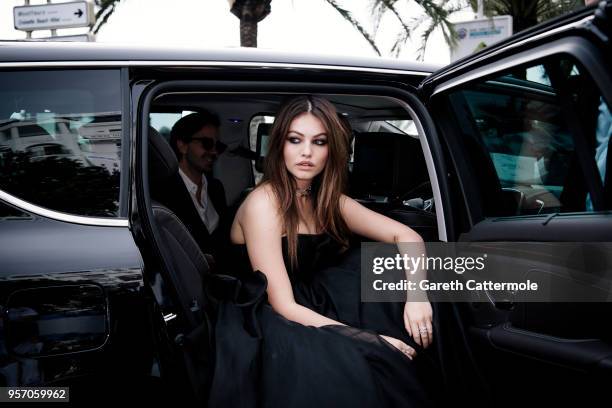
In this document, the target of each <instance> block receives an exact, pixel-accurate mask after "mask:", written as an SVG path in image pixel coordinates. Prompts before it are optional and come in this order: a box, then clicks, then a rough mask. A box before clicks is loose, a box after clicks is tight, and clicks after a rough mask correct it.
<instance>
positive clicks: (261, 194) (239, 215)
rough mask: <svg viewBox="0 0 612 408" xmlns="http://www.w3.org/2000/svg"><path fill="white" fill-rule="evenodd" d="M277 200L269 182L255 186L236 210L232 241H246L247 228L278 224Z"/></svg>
mask: <svg viewBox="0 0 612 408" xmlns="http://www.w3.org/2000/svg"><path fill="white" fill-rule="evenodd" d="M277 215H278V205H277V200H276V197H275V195H274V192H273V190H272V187H271V186H270V185H269V184H263V185H260V186H258V187H257V188H255V189H254V190H253V191H251V192H250V193H249V195H248V196H247V197H246V198H245V199H244V201H243V203H242V204H241V205H240V208H238V211H237V212H236V217H235V219H234V222H233V224H232V228H231V232H230V236H231V239H232V242H236V243H244V241H245V238H244V236H245V233H244V232H245V229H252V228H254V229H259V227H258V226H262V225H267V226H271V225H276V224H277V223H278V222H279V219H278V216H277Z"/></svg>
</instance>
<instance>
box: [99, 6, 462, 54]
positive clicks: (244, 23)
mask: <svg viewBox="0 0 612 408" xmlns="http://www.w3.org/2000/svg"><path fill="white" fill-rule="evenodd" d="M120 1H121V0H95V4H96V5H97V6H98V8H99V9H98V12H97V13H96V24H95V25H94V26H93V27H92V28H91V31H92V32H93V33H94V34H95V33H97V32H98V31H99V30H100V28H101V27H102V26H103V25H104V24H106V22H107V21H108V19H109V18H110V16H111V15H112V14H113V13H114V11H115V8H116V5H117V4H118V3H119V2H120ZM228 1H229V5H230V11H231V12H232V14H234V15H235V16H236V17H238V18H239V19H240V45H241V46H242V47H257V24H258V23H259V22H260V21H262V20H263V19H264V18H266V17H267V16H268V14H270V11H271V3H272V0H228ZM325 1H326V2H327V3H328V4H329V5H330V6H332V7H333V8H334V9H335V10H336V11H337V12H338V13H339V14H340V15H341V16H342V17H343V18H344V19H345V20H347V21H348V22H349V23H351V24H352V25H353V27H355V29H356V30H357V31H359V33H360V34H361V35H362V36H363V37H364V38H365V39H366V41H368V43H369V44H370V46H371V47H372V49H373V50H374V52H376V54H377V55H382V52H381V50H380V48H379V47H378V45H377V44H376V40H375V33H376V31H377V29H378V26H379V24H380V21H381V19H382V18H383V16H384V15H385V14H386V13H387V12H388V13H391V14H393V16H394V17H395V19H396V20H397V21H398V22H399V23H400V26H401V30H400V33H399V34H398V36H397V38H396V41H395V43H394V44H393V46H392V47H391V50H390V51H389V54H390V55H394V56H398V55H399V53H400V51H401V47H402V45H403V44H404V43H405V42H406V41H407V40H408V39H409V38H410V35H411V33H412V28H411V27H414V26H420V25H421V24H423V23H427V27H426V29H425V30H424V32H423V34H422V35H421V41H422V43H421V48H420V49H419V58H422V57H423V54H424V51H425V46H426V44H427V40H428V39H429V36H430V35H431V33H432V32H433V31H434V30H435V29H436V28H438V27H440V28H441V29H442V33H443V35H444V38H445V39H446V41H447V43H448V44H450V45H453V44H454V43H455V42H456V40H455V38H456V34H455V30H454V29H453V25H452V24H451V23H450V22H449V21H448V17H449V15H450V14H451V13H453V12H454V11H457V10H460V9H462V8H464V7H465V5H464V4H461V5H457V4H458V3H459V1H458V0H401V3H405V4H406V3H410V2H413V3H416V4H418V5H419V6H421V8H422V9H423V11H424V17H421V18H418V19H414V20H413V21H411V22H410V23H409V22H408V21H407V20H406V18H405V17H404V16H402V15H401V13H400V12H399V11H398V3H400V1H399V0H371V1H372V4H371V9H372V14H373V15H374V26H375V29H374V34H372V33H370V32H368V30H367V29H366V28H365V27H364V25H363V24H362V23H361V22H359V21H358V20H357V19H356V18H355V17H354V15H353V14H352V13H351V12H350V11H349V10H347V9H346V8H344V7H342V6H341V5H340V4H339V3H338V1H337V0H325ZM460 3H463V1H460Z"/></svg>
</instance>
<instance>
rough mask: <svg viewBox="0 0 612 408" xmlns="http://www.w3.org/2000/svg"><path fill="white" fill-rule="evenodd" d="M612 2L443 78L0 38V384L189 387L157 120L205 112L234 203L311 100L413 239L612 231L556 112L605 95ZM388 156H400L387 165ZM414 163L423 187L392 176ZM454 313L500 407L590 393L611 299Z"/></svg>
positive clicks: (566, 236)
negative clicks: (160, 195) (167, 245)
mask: <svg viewBox="0 0 612 408" xmlns="http://www.w3.org/2000/svg"><path fill="white" fill-rule="evenodd" d="M610 8H611V6H610V5H609V4H603V5H602V6H601V8H600V9H599V10H600V11H599V13H600V15H599V16H595V9H594V8H590V9H585V10H583V11H580V12H577V13H575V14H572V15H570V16H567V17H564V18H562V19H558V20H555V21H552V22H549V23H547V24H544V25H542V26H538V27H536V28H534V29H532V30H529V31H527V32H524V33H519V34H518V35H516V36H514V37H512V38H510V39H508V40H506V41H504V42H502V43H499V44H497V45H494V46H492V47H490V48H488V49H486V50H483V51H481V52H479V53H478V54H476V55H474V56H470V57H467V58H465V59H463V60H461V61H458V62H456V63H454V64H452V65H450V66H448V67H444V68H441V69H439V68H438V67H435V66H430V65H427V64H420V63H407V62H402V61H397V60H384V59H367V58H348V57H347V58H338V57H323V56H308V55H298V54H288V53H274V52H268V51H259V50H243V49H241V50H218V51H206V50H187V49H161V48H139V47H118V46H109V45H103V44H62V43H38V42H2V43H0V81H2V83H3V89H0V93H2V95H3V98H0V99H3V100H5V101H11V103H13V101H15V100H19V101H20V102H19V103H21V104H23V107H21V106H14V105H15V104H13V105H10V106H9V103H8V102H7V103H6V104H4V105H3V104H2V103H0V107H1V108H2V111H1V112H0V115H1V116H2V118H3V119H2V120H3V121H5V122H4V123H3V124H2V126H0V135H5V134H6V135H8V134H9V133H11V132H12V133H11V135H12V136H10V137H9V136H2V137H1V138H0V173H2V172H4V174H3V175H0V177H1V178H0V307H1V310H2V316H1V320H0V322H1V324H0V343H1V344H0V385H3V386H70V387H71V391H72V392H73V393H74V398H76V399H79V398H81V399H84V400H87V399H89V398H98V396H97V395H96V394H95V393H104V395H100V396H99V397H100V398H110V399H117V400H118V399H119V398H120V397H119V395H121V393H122V392H128V393H131V394H132V396H133V397H134V398H136V399H139V398H144V397H143V396H144V395H146V396H147V397H148V398H150V400H151V401H155V400H158V399H159V398H173V395H174V392H175V391H177V390H178V391H179V392H181V393H182V395H185V396H189V398H190V399H191V400H192V401H193V400H196V401H197V400H198V399H201V398H202V395H201V391H199V390H197V386H198V384H201V383H200V382H198V381H199V380H201V378H200V377H201V376H203V375H205V374H202V373H200V372H198V370H200V369H201V368H199V367H200V366H197V365H195V366H194V365H193V362H192V361H190V359H194V358H195V357H193V356H194V354H193V352H192V351H190V350H188V347H186V344H189V342H188V341H186V340H185V339H186V338H187V339H188V338H189V335H190V333H192V332H193V330H195V329H196V328H197V327H198V324H197V322H194V321H192V318H191V317H189V316H187V315H188V314H189V312H185V308H184V307H182V306H181V305H182V303H185V302H184V301H185V299H181V294H180V290H178V289H177V284H176V282H174V280H173V276H172V273H169V271H168V270H169V269H172V268H171V267H170V266H168V259H167V256H166V255H164V251H165V249H164V248H162V247H163V245H162V244H160V243H163V240H160V239H159V238H158V232H156V227H155V223H156V221H155V213H154V211H153V210H152V208H153V206H154V204H153V203H152V200H151V196H152V195H154V190H155V188H156V186H155V185H154V184H153V182H152V181H151V180H153V178H152V176H151V174H150V172H151V167H150V166H151V163H150V161H151V156H150V149H151V145H150V140H151V138H152V136H151V135H152V130H151V128H156V130H157V131H158V132H159V133H161V134H162V135H163V134H164V133H166V134H167V131H168V128H169V127H170V126H171V124H172V123H174V122H175V121H176V120H177V119H178V118H179V117H181V116H182V115H183V113H184V112H192V111H198V110H199V109H209V110H214V111H216V112H217V113H219V114H220V116H221V118H222V126H221V140H222V141H223V142H224V143H226V144H227V145H228V146H229V149H228V153H226V154H224V155H223V156H222V157H220V158H219V161H218V162H217V163H216V165H215V166H216V167H215V175H216V176H217V177H218V178H219V179H220V180H221V181H222V182H223V184H224V185H225V190H226V198H227V201H228V203H230V204H235V205H237V204H239V203H240V200H241V198H243V196H244V192H245V191H248V189H249V188H252V187H253V185H254V183H255V181H256V179H257V176H258V174H257V169H256V168H255V167H254V166H253V162H256V161H257V160H253V159H254V157H253V156H252V153H254V152H252V150H253V149H255V150H256V152H255V153H261V152H262V151H263V150H265V149H263V150H262V147H261V146H259V145H260V144H261V140H263V139H262V137H263V136H265V131H266V129H268V128H266V126H265V125H266V124H268V125H269V123H270V122H271V120H272V118H273V117H274V112H275V111H276V109H277V108H278V106H279V104H280V103H281V101H282V99H283V97H285V96H287V95H291V94H299V93H317V94H322V95H325V96H327V97H328V98H329V99H330V100H331V101H332V102H333V103H334V104H336V106H337V107H338V110H339V111H341V112H343V113H344V114H346V117H347V118H348V119H349V121H350V124H351V126H352V127H353V129H354V130H355V132H356V134H357V136H355V141H356V142H355V143H356V144H355V146H354V148H355V149H354V155H353V158H352V161H351V163H349V168H350V169H351V176H352V177H353V178H354V179H357V180H358V181H357V182H354V184H353V187H354V189H353V190H352V195H353V196H354V197H355V198H357V199H359V200H360V201H361V202H362V203H364V204H365V205H367V206H369V207H370V208H372V209H374V210H376V211H381V212H383V213H385V214H387V215H389V216H392V217H394V218H396V219H398V220H400V221H402V222H404V223H405V224H406V225H409V226H411V227H413V228H414V229H416V230H417V231H418V232H420V233H421V234H422V235H423V236H424V237H426V238H427V239H426V240H429V241H443V242H444V241H464V242H479V241H482V242H489V241H496V242H499V241H510V242H512V241H516V242H533V241H546V242H602V241H603V242H605V241H612V214H610V213H609V212H608V211H609V210H611V209H612V208H611V207H612V200H610V198H609V197H610V190H611V189H612V188H611V186H610V185H609V182H608V183H606V182H605V181H601V180H600V179H599V177H598V173H597V163H595V161H594V159H593V158H591V159H592V162H591V159H588V158H586V157H585V156H584V154H582V153H581V152H583V151H585V149H587V148H586V147H584V146H583V145H582V144H581V142H579V141H577V140H578V139H579V137H580V136H581V135H582V136H584V135H585V134H587V133H586V132H587V131H586V130H585V129H582V130H577V131H576V129H577V128H576V123H577V122H579V121H578V119H576V118H574V119H569V120H568V121H567V123H566V122H563V123H561V121H563V118H567V117H568V115H569V116H571V112H568V111H567V109H566V108H567V107H566V106H565V105H564V104H563V103H562V102H560V101H562V100H564V99H563V98H565V97H566V96H564V95H574V96H575V95H577V96H578V97H581V94H580V92H582V90H583V89H586V88H585V85H584V84H587V85H588V87H587V88H589V87H592V91H593V92H595V93H597V92H599V94H597V95H598V98H595V99H593V98H594V97H593V95H586V96H585V100H587V102H588V103H587V102H585V104H584V106H585V107H586V106H587V105H588V104H589V103H590V104H593V103H595V104H599V103H600V101H605V102H607V104H608V106H609V104H610V102H612V85H611V84H612V81H611V80H610V79H611V76H612V61H611V59H610V56H611V55H612V52H610V51H611V50H610V47H611V44H610V40H609V36H610V35H612V30H611V27H610V23H609V21H610V18H611V14H610ZM606 13H607V14H606ZM606 18H607V20H606ZM564 67H570V68H571V69H570V70H569V71H567V72H565V71H564ZM541 71H542V72H543V71H546V72H545V75H542V72H541ZM572 72H574V73H573V74H572ZM562 73H565V74H566V77H564V79H563V80H562V81H557V80H553V79H554V78H555V75H557V76H558V75H560V74H562ZM544 77H546V78H548V79H547V80H544V79H542V78H544ZM574 82H576V83H578V84H579V86H576V87H575V88H572V89H565V87H564V86H561V85H559V87H560V88H559V87H558V86H557V84H559V83H574ZM572 86H573V85H572ZM589 89H591V88H589ZM564 92H565V93H564ZM575 92H578V93H575ZM566 93H568V94H566ZM587 97H588V98H587ZM11 98H13V99H11ZM22 110H23V111H22ZM12 114H19V115H22V116H21V119H15V121H14V122H13V121H10V120H9V119H10V117H11V115H12ZM580 114H581V113H580ZM587 114H588V115H590V114H592V113H591V111H588V112H585V115H587ZM5 116H6V117H5ZM49 121H50V122H52V123H53V126H55V129H56V131H57V132H56V133H54V132H47V133H46V134H44V135H41V134H38V135H36V136H35V138H36V139H37V140H34V139H31V141H30V144H24V143H22V142H23V139H26V138H25V137H21V136H20V131H19V128H20V127H23V126H25V125H28V124H29V125H32V126H38V127H42V128H44V126H42V125H40V124H41V123H49ZM164 123H167V124H168V125H167V126H166V125H164ZM164 126H166V128H165V129H164ZM260 126H261V131H260V130H259V129H260ZM364 134H367V136H363V135H364ZM383 134H384V135H386V136H382V135H383ZM57 135H63V136H62V137H64V138H65V140H64V141H62V139H61V138H60V137H58V136H57ZM377 135H378V136H377ZM399 136H402V137H401V138H399ZM376 137H378V139H376ZM381 138H383V139H384V142H381V143H379V141H380V140H382V139H381ZM38 139H40V140H38ZM43 139H44V140H43ZM400 139H401V140H400ZM476 139H478V140H480V141H479V142H478V144H477V146H476V144H474V142H473V141H474V140H476ZM590 139H593V140H594V138H591V137H589V140H590ZM34 142H35V143H34ZM257 142H259V143H257ZM19 143H21V144H19ZM57 143H59V146H60V148H59V149H58V148H52V147H49V146H52V145H55V144H57ZM414 143H416V146H417V148H416V150H411V151H410V152H408V151H406V152H404V151H403V150H402V149H403V148H407V149H413V148H412V147H410V146H413V145H414ZM17 144H19V146H17ZM37 146H38V147H37ZM41 146H42V147H41ZM45 146H47V147H45ZM513 146H514V147H513ZM476 147H478V148H476ZM482 148H485V150H486V149H488V150H487V151H485V153H488V154H483V150H482ZM36 149H38V150H36ZM41 149H42V150H41ZM587 150H588V149H587ZM37 152H38V153H37ZM368 160H370V162H369V164H368V166H369V167H364V166H363V163H365V162H367V161H368ZM390 160H391V161H392V162H393V163H397V165H396V166H395V167H393V166H391V168H387V167H388V166H387V165H388V164H389V163H390ZM572 160H578V162H579V164H580V166H581V167H580V168H581V169H582V173H580V172H573V170H572V167H571V165H570V164H568V162H571V161H572ZM585 161H587V162H588V163H586V164H585V163H584V162H585ZM411 165H412V166H417V165H418V166H419V167H418V168H413V167H410V166H411ZM386 166H387V167H386ZM7 172H8V173H7ZM408 173H410V174H417V173H418V174H419V177H420V178H418V177H417V178H415V179H414V180H410V182H409V183H405V182H404V179H403V178H402V177H403V176H402V174H408ZM576 174H583V175H584V178H583V179H581V180H582V181H581V182H580V183H577V184H576V185H577V186H578V187H580V188H578V187H576V189H575V190H576V191H574V190H572V188H573V186H574V185H573V184H571V185H570V186H569V187H568V182H567V180H568V177H570V176H569V175H571V176H572V177H578V176H576ZM415 177H416V176H415ZM597 180H600V181H599V182H598V181H597ZM353 181H354V180H353ZM570 187H571V188H570ZM568 197H569V198H568ZM585 200H587V201H588V202H587V203H585ZM589 200H590V201H589ZM589 206H591V207H589ZM589 208H590V209H589ZM521 267H523V265H521V264H520V263H519V264H517V268H521ZM186 300H187V301H189V302H190V301H191V299H186ZM197 306H198V305H197V304H195V305H192V306H191V308H192V309H193V308H194V307H197ZM460 309H461V316H462V317H461V319H460V321H461V323H462V326H461V328H458V329H457V330H458V331H457V335H458V336H459V335H460V336H464V338H465V339H467V340H466V341H468V342H469V343H470V345H471V348H472V349H473V350H474V353H475V356H474V357H473V358H474V360H473V361H472V362H474V361H475V362H476V363H475V366H476V367H477V369H478V370H479V371H481V375H483V377H484V378H485V380H484V382H485V383H487V385H488V386H489V387H490V390H491V396H490V398H492V401H494V402H495V403H497V404H508V405H509V406H510V405H513V404H516V403H517V402H519V401H522V400H523V399H524V398H527V397H525V395H524V394H523V393H527V392H528V391H525V390H530V391H529V392H533V390H534V389H535V390H540V391H541V394H540V395H539V396H537V397H535V400H536V401H548V400H549V399H548V398H550V400H553V401H567V400H566V398H570V397H571V398H573V397H576V396H577V395H576V393H575V392H574V391H575V390H572V389H570V388H569V387H570V385H571V384H579V386H580V387H583V388H580V389H581V390H583V391H584V392H586V393H590V395H594V394H596V393H601V395H604V393H605V391H606V390H605V387H604V386H603V384H605V381H609V379H610V376H611V373H612V337H610V333H611V330H610V327H609V326H610V325H609V324H608V323H607V322H609V321H610V318H611V317H612V315H611V312H612V310H611V309H610V308H609V307H608V306H607V304H603V305H602V304H599V303H584V304H579V305H567V304H554V303H549V304H542V303H540V304H524V305H512V304H510V303H509V302H506V301H505V299H503V298H502V299H495V298H489V301H488V302H482V303H474V304H465V305H461V307H460ZM579 311H580V312H579ZM204 360H206V359H205V358H204ZM204 365H205V364H204ZM194 371H195V372H194ZM537 379H539V380H540V383H538V384H534V381H535V380H537ZM555 384H556V385H555ZM559 384H563V385H564V386H563V387H559ZM103 387H106V388H105V390H106V391H103V390H102V389H103ZM194 388H196V389H194ZM480 391H482V390H479V391H475V392H480ZM550 392H555V393H556V395H552V396H551V395H550ZM92 393H93V394H92ZM183 393H184V394H183Z"/></svg>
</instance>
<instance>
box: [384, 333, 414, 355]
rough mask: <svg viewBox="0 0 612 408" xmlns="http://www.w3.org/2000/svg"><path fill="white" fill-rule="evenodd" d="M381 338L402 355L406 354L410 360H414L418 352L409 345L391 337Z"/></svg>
mask: <svg viewBox="0 0 612 408" xmlns="http://www.w3.org/2000/svg"><path fill="white" fill-rule="evenodd" d="M381 337H382V338H384V339H385V340H387V341H388V342H389V343H391V345H392V346H393V347H395V348H396V349H398V350H399V351H401V352H402V354H404V355H405V356H406V357H408V358H409V359H411V360H412V359H413V358H414V357H415V356H416V350H415V349H414V348H412V347H410V346H409V345H407V344H406V343H404V342H403V341H401V340H398V339H396V338H394V337H389V336H381Z"/></svg>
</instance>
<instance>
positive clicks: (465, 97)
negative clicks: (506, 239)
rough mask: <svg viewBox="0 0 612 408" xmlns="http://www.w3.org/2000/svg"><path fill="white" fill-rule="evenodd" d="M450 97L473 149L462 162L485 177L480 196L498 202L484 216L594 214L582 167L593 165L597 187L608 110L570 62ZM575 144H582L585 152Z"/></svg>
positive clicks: (548, 63) (560, 60) (524, 70)
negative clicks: (456, 104) (458, 105)
mask: <svg viewBox="0 0 612 408" xmlns="http://www.w3.org/2000/svg"><path fill="white" fill-rule="evenodd" d="M451 98H453V100H454V101H455V102H458V101H463V103H464V104H465V108H464V110H463V111H461V113H460V114H461V115H462V116H463V118H462V120H466V121H467V123H466V122H463V125H464V126H463V130H464V131H466V130H467V129H466V127H467V128H469V129H471V130H469V131H466V132H465V138H466V140H464V142H465V143H464V144H465V145H466V146H471V147H470V148H471V150H472V158H473V160H471V161H470V163H469V164H470V165H472V166H474V169H473V170H474V171H475V172H477V173H478V172H480V173H482V172H486V171H487V169H489V173H491V176H490V177H489V178H486V177H481V178H480V179H479V180H480V182H481V184H485V183H486V184H487V185H482V186H481V189H482V191H483V192H484V194H489V195H493V196H496V197H497V198H498V200H497V203H496V205H495V206H488V207H486V208H485V212H486V214H485V215H490V216H495V215H522V214H544V213H554V212H570V211H572V212H574V211H580V212H582V211H593V203H592V200H591V197H590V194H589V187H588V186H589V180H588V179H586V178H585V175H584V174H585V172H584V168H585V166H592V163H589V161H595V160H597V161H598V162H599V163H598V168H599V169H600V174H599V177H601V179H602V181H603V179H604V176H605V174H604V172H605V168H606V165H605V160H606V154H605V152H606V151H607V147H608V142H609V137H610V130H609V110H608V109H607V104H606V103H605V101H604V100H603V99H602V98H601V95H600V93H599V90H598V88H597V87H596V85H595V83H594V82H593V80H592V79H591V77H590V76H589V74H588V73H587V71H586V70H585V69H584V68H583V67H582V66H580V65H579V64H578V63H577V62H575V61H573V60H571V59H569V58H568V57H556V58H550V59H547V60H543V61H542V63H539V64H533V65H530V66H527V67H521V68H517V69H513V70H512V71H510V72H507V73H505V74H503V75H500V76H497V77H496V78H493V79H489V80H486V81H480V82H477V83H474V84H471V85H470V86H468V87H465V88H464V89H462V90H461V91H458V92H455V93H454V94H453V95H452V96H451ZM598 123H600V125H601V127H602V128H601V130H600V131H599V133H600V134H598V126H599V125H598ZM605 123H608V125H607V128H606V130H604V129H603V126H604V125H605ZM469 139H475V140H473V142H472V141H471V140H469ZM577 141H578V142H580V143H582V142H583V141H584V143H585V145H584V146H586V147H585V148H584V151H585V152H586V153H585V154H582V152H581V151H580V150H579V149H578V148H577ZM479 151H480V152H481V153H478V152H479ZM596 152H598V153H596ZM586 174H589V173H588V172H587V173H586ZM495 184H496V185H495ZM496 190H497V191H496Z"/></svg>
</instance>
